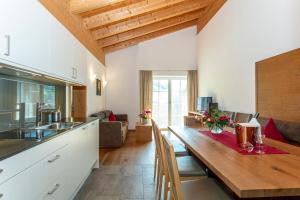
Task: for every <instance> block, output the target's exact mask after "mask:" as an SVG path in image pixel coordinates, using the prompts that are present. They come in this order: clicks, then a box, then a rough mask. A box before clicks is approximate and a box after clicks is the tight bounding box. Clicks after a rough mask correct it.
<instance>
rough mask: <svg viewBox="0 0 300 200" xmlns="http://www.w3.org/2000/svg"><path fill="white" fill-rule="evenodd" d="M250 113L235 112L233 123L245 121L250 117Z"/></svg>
mask: <svg viewBox="0 0 300 200" xmlns="http://www.w3.org/2000/svg"><path fill="white" fill-rule="evenodd" d="M252 116H253V115H252V114H248V113H240V112H237V113H236V115H235V119H234V122H235V123H247V122H249V121H250V120H251V119H252Z"/></svg>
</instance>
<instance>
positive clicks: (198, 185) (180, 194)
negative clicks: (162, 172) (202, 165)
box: [163, 136, 232, 200]
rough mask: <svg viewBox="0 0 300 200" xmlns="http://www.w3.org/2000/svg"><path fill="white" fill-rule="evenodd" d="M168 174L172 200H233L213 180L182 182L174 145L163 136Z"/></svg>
mask: <svg viewBox="0 0 300 200" xmlns="http://www.w3.org/2000/svg"><path fill="white" fill-rule="evenodd" d="M163 145H164V147H165V148H164V150H165V155H166V165H167V168H168V170H167V172H168V176H169V179H170V200H173V199H175V200H201V199H203V200H208V199H209V200H229V199H232V198H231V197H230V196H229V195H228V194H227V193H226V192H225V191H223V190H222V188H221V187H220V185H219V183H218V182H217V181H216V180H215V179H213V178H206V179H199V180H192V181H181V179H180V173H179V165H178V163H177V160H176V157H175V153H174V148H173V145H172V144H171V143H170V142H169V141H168V138H166V137H165V136H163Z"/></svg>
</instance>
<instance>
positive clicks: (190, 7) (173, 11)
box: [92, 0, 206, 40]
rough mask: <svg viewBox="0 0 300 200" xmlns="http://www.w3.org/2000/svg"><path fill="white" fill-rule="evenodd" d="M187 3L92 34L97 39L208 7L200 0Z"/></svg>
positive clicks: (101, 29) (107, 27)
mask: <svg viewBox="0 0 300 200" xmlns="http://www.w3.org/2000/svg"><path fill="white" fill-rule="evenodd" d="M187 2H188V3H186V4H180V5H176V6H172V7H169V8H166V9H163V10H159V11H156V12H153V13H150V14H145V15H141V16H137V17H134V18H131V19H129V20H127V21H125V22H120V23H117V24H113V25H110V26H106V27H104V28H100V29H98V30H95V31H92V35H93V37H94V39H95V40H99V39H103V38H106V37H110V36H113V35H116V34H119V33H122V32H126V31H129V30H132V29H136V28H139V27H143V26H146V25H149V24H153V23H156V22H160V21H163V20H166V19H169V18H172V17H176V16H180V15H183V14H186V13H189V12H193V11H196V10H199V9H203V8H205V7H206V4H203V3H201V2H199V1H198V0H193V1H187Z"/></svg>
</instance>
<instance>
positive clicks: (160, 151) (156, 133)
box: [152, 120, 167, 175]
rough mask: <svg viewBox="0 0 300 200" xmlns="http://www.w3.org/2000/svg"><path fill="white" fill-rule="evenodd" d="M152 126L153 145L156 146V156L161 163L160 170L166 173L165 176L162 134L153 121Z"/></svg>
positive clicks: (165, 165)
mask: <svg viewBox="0 0 300 200" xmlns="http://www.w3.org/2000/svg"><path fill="white" fill-rule="evenodd" d="M152 122H153V123H152V126H153V124H154V126H153V129H154V130H155V131H154V137H155V140H156V143H155V145H156V146H157V147H156V148H157V152H158V156H159V158H160V162H161V163H162V169H163V171H164V172H165V173H166V175H167V171H166V170H167V163H166V159H165V157H166V156H165V151H164V149H163V148H164V147H163V141H162V133H161V131H160V130H159V127H158V126H157V124H156V123H155V121H154V120H153V121H152Z"/></svg>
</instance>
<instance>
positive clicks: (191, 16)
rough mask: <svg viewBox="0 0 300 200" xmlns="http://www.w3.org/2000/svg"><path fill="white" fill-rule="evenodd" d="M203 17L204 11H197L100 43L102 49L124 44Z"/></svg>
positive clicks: (109, 38) (114, 36)
mask: <svg viewBox="0 0 300 200" xmlns="http://www.w3.org/2000/svg"><path fill="white" fill-rule="evenodd" d="M202 15H203V10H197V11H194V12H190V13H187V14H184V15H181V16H178V17H173V18H170V19H167V20H164V21H161V22H157V23H153V24H149V25H146V26H143V27H140V28H137V29H133V30H130V31H127V32H124V33H119V34H117V35H113V36H110V37H107V38H104V39H101V40H99V41H98V44H99V45H100V47H102V48H103V47H107V46H111V45H114V44H116V43H120V42H124V41H126V40H130V39H133V38H137V37H140V36H143V35H147V34H150V33H153V32H157V31H160V30H163V29H166V28H169V27H173V26H176V25H179V24H182V23H185V22H189V21H193V20H197V19H199V18H200V17H201V16H202Z"/></svg>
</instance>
